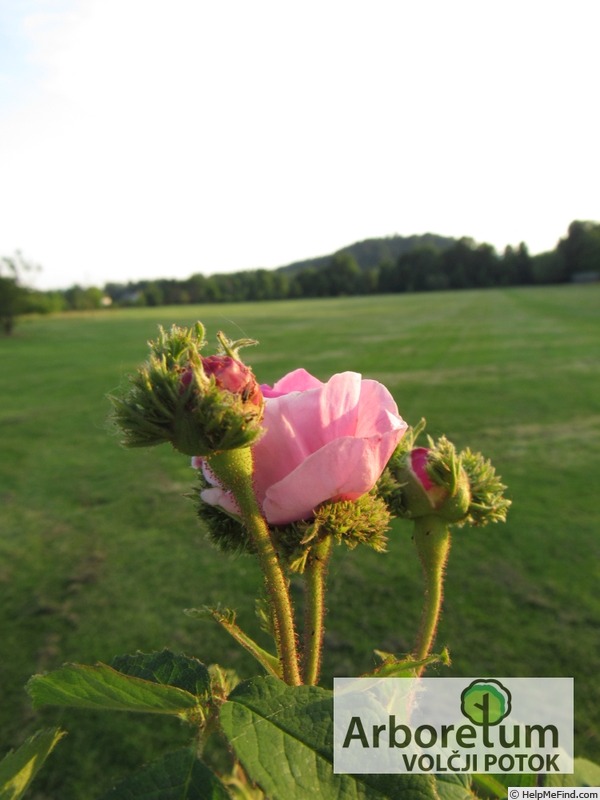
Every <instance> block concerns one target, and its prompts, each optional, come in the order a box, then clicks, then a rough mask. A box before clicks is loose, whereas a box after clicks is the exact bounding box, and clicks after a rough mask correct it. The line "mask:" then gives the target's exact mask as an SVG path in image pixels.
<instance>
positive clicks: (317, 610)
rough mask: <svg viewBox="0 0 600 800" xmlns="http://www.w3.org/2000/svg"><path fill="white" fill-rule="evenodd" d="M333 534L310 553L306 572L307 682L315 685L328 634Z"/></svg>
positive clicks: (304, 676) (305, 635)
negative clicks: (327, 593) (327, 583)
mask: <svg viewBox="0 0 600 800" xmlns="http://www.w3.org/2000/svg"><path fill="white" fill-rule="evenodd" d="M332 543H333V540H332V537H331V536H326V537H325V538H324V539H322V540H321V541H320V542H319V543H318V544H316V545H315V546H314V547H313V548H312V549H311V552H310V555H309V557H308V563H307V565H306V569H305V571H304V580H305V588H306V597H305V606H304V652H303V656H304V659H303V665H302V671H303V678H304V683H306V684H308V685H310V686H313V685H315V684H317V683H318V682H319V674H320V672H321V651H322V649H323V634H324V633H325V627H324V624H323V622H324V620H325V576H326V574H327V564H328V562H329V556H330V555H331V547H332Z"/></svg>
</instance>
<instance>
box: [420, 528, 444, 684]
mask: <svg viewBox="0 0 600 800" xmlns="http://www.w3.org/2000/svg"><path fill="white" fill-rule="evenodd" d="M414 540H415V545H416V547H417V553H418V555H419V559H420V560H421V564H422V566H423V573H424V576H425V600H424V604H423V612H422V615H421V624H420V627H419V633H418V636H417V643H416V646H415V659H416V661H422V660H423V659H425V658H427V656H428V655H429V653H430V651H431V647H432V645H433V642H434V639H435V634H436V631H437V626H438V622H439V618H440V612H441V610H442V597H443V585H444V569H445V567H446V562H447V560H448V553H449V552H450V531H449V529H448V525H447V524H446V523H445V522H444V521H443V520H441V519H439V517H433V516H432V517H420V518H419V519H416V520H415V533H414ZM424 669H425V667H424V666H423V667H421V668H420V670H419V673H418V674H419V675H420V674H421V673H422V672H423V670H424Z"/></svg>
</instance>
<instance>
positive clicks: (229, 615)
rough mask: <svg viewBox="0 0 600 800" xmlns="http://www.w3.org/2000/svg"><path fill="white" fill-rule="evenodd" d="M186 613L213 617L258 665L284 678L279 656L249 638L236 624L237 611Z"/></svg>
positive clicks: (204, 609) (208, 608) (206, 608)
mask: <svg viewBox="0 0 600 800" xmlns="http://www.w3.org/2000/svg"><path fill="white" fill-rule="evenodd" d="M184 613H185V614H187V615H188V616H189V617H196V618H206V617H211V618H212V619H214V620H215V622H218V623H219V625H220V626H221V627H222V628H224V629H225V630H226V631H227V633H228V634H229V635H230V636H232V637H233V638H234V639H235V640H236V642H237V643H238V644H240V645H241V646H242V647H243V648H244V649H245V650H247V651H248V652H249V653H251V654H252V655H253V656H254V658H255V659H256V660H257V661H258V663H259V664H260V665H261V666H262V667H264V668H265V670H266V671H267V672H268V673H269V675H273V676H274V677H275V678H281V677H282V670H281V663H280V661H279V659H278V658H277V656H274V655H273V654H272V653H269V652H268V651H267V650H265V649H264V648H262V647H261V646H260V645H258V644H257V643H256V642H255V641H254V639H252V638H251V637H250V636H248V634H247V633H244V631H243V630H242V629H241V628H240V626H239V625H238V624H237V623H236V621H235V611H233V610H232V609H230V608H225V609H220V608H212V607H211V606H203V607H202V608H186V609H185V612H184Z"/></svg>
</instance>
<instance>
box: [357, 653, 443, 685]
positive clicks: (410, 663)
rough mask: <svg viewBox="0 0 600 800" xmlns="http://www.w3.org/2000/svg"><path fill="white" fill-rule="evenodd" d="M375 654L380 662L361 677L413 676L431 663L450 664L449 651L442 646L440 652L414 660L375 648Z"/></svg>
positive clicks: (410, 657)
mask: <svg viewBox="0 0 600 800" xmlns="http://www.w3.org/2000/svg"><path fill="white" fill-rule="evenodd" d="M375 655H376V656H378V658H380V659H381V664H379V665H378V666H377V667H375V669H374V670H372V671H371V672H367V673H365V674H364V675H362V676H361V677H362V678H370V677H373V676H376V677H378V678H414V677H417V676H418V675H419V674H420V672H422V671H423V669H425V667H429V666H431V665H432V664H441V665H443V666H444V667H447V666H449V665H450V653H449V651H448V648H447V647H444V649H443V650H442V652H441V653H434V654H432V655H430V656H427V658H422V659H421V660H420V661H415V659H414V658H413V657H412V656H403V657H402V658H398V656H395V655H394V654H393V653H384V652H383V651H382V650H375Z"/></svg>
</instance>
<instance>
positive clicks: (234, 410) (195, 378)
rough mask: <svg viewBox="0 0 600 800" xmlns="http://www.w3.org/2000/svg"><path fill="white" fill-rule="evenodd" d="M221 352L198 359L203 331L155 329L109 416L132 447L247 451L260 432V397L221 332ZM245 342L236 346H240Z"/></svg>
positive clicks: (193, 451) (208, 452)
mask: <svg viewBox="0 0 600 800" xmlns="http://www.w3.org/2000/svg"><path fill="white" fill-rule="evenodd" d="M219 342H220V344H221V349H222V350H223V351H224V352H222V353H218V354H216V355H212V356H201V355H200V350H201V348H202V347H203V346H204V345H205V341H204V328H203V327H202V325H200V323H198V324H197V325H196V326H195V327H194V328H189V329H188V328H180V327H178V326H176V325H174V326H173V327H172V328H171V330H170V331H169V332H166V331H164V330H163V329H162V328H160V334H159V338H158V339H157V340H156V341H155V342H151V343H150V358H149V359H148V361H146V363H145V364H143V365H142V366H141V367H140V368H139V369H138V371H137V373H135V374H134V375H133V376H131V378H130V387H129V391H128V392H127V393H126V394H125V395H124V396H123V397H113V398H111V400H112V402H113V406H114V419H115V421H116V423H117V425H118V426H119V427H120V428H121V430H122V432H123V434H124V440H123V443H124V444H125V445H127V446H129V447H146V446H152V445H157V444H162V443H163V442H170V443H171V444H172V445H173V447H174V448H175V449H176V450H179V451H180V452H182V453H185V454H186V455H203V456H207V455H211V454H214V453H216V452H221V451H223V450H234V449H237V448H239V447H249V446H250V445H251V444H253V443H254V442H255V441H256V440H257V439H258V438H259V436H260V435H261V433H262V428H261V420H262V415H263V399H262V394H261V391H260V387H259V386H258V384H257V382H256V379H255V378H254V375H253V374H252V370H251V369H250V368H249V367H248V366H247V365H245V364H244V363H242V362H241V361H240V360H239V358H238V354H237V348H236V343H234V342H229V341H228V340H227V339H226V338H225V337H224V336H223V335H222V334H219ZM248 343H249V342H243V343H237V346H238V347H240V346H242V345H243V344H248Z"/></svg>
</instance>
